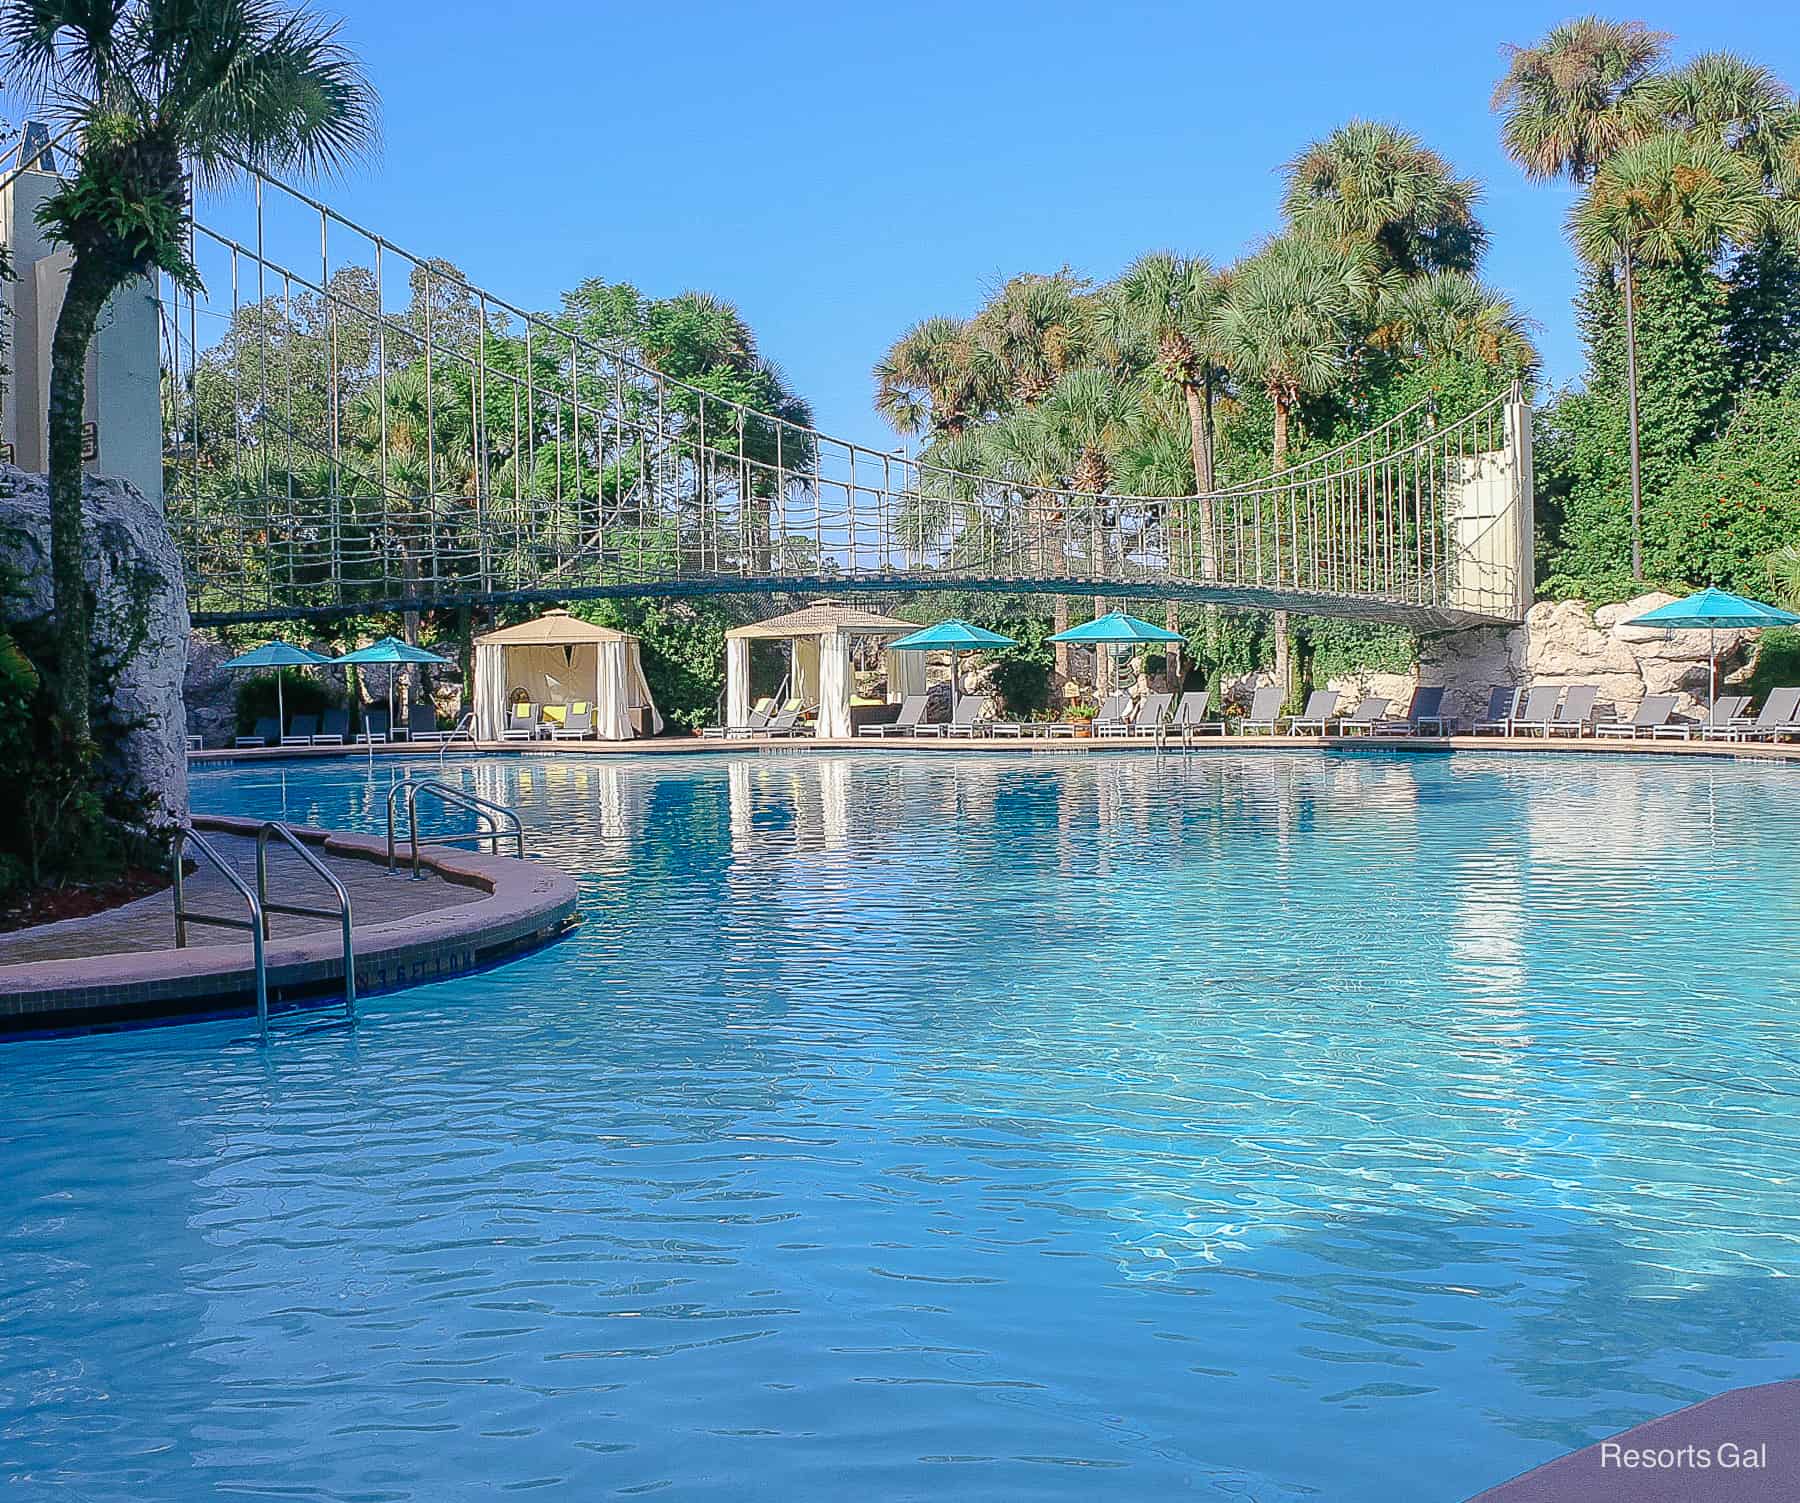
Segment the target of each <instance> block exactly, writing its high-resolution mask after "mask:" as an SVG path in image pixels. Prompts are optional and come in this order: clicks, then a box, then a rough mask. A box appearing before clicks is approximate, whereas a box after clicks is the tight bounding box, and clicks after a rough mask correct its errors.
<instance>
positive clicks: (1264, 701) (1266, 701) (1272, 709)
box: [1238, 684, 1286, 736]
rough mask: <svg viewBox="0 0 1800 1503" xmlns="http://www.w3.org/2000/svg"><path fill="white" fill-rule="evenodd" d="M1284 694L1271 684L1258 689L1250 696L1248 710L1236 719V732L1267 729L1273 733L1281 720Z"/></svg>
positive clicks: (1242, 732)
mask: <svg viewBox="0 0 1800 1503" xmlns="http://www.w3.org/2000/svg"><path fill="white" fill-rule="evenodd" d="M1285 698H1286V696H1285V695H1284V694H1283V693H1282V691H1281V690H1280V689H1277V688H1276V687H1275V686H1274V685H1273V684H1270V685H1269V686H1267V687H1266V688H1262V689H1258V690H1257V691H1256V692H1255V693H1254V694H1252V695H1251V696H1250V710H1249V713H1248V714H1246V715H1245V716H1244V718H1243V719H1242V720H1240V721H1238V734H1240V735H1242V734H1244V733H1245V732H1247V731H1256V730H1262V731H1267V732H1268V733H1269V734H1270V735H1271V736H1273V735H1274V734H1275V727H1276V726H1277V725H1278V724H1280V722H1281V702H1282V700H1283V699H1285Z"/></svg>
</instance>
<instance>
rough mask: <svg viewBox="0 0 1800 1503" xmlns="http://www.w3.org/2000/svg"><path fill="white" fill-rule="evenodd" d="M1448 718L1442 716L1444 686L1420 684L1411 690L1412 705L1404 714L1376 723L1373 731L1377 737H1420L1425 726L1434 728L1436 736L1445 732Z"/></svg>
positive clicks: (1423, 732)
mask: <svg viewBox="0 0 1800 1503" xmlns="http://www.w3.org/2000/svg"><path fill="white" fill-rule="evenodd" d="M1447 719H1448V717H1447V716H1445V714H1444V686H1443V685H1442V684H1420V685H1419V687H1418V688H1416V689H1414V690H1413V696H1412V703H1411V704H1409V705H1408V706H1407V707H1406V713H1405V714H1404V715H1401V716H1397V717H1390V718H1388V719H1386V720H1383V721H1380V722H1378V723H1377V724H1376V725H1375V727H1374V731H1375V734H1376V735H1377V736H1422V735H1424V734H1425V727H1426V726H1428V725H1429V726H1435V727H1436V728H1437V733H1438V735H1440V736H1441V735H1443V734H1444V732H1445V730H1446V728H1447V727H1446V722H1447Z"/></svg>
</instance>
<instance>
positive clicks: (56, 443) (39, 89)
mask: <svg viewBox="0 0 1800 1503" xmlns="http://www.w3.org/2000/svg"><path fill="white" fill-rule="evenodd" d="M0 63H3V64H4V66H5V68H6V73H7V77H8V80H9V82H10V83H11V84H12V85H13V86H14V87H15V88H16V89H21V90H22V91H24V92H25V93H26V94H27V95H29V96H30V97H31V98H32V100H33V102H34V106H35V107H36V108H37V110H38V111H39V112H40V113H41V114H44V115H47V116H49V117H50V118H52V119H54V120H57V121H59V122H62V123H67V124H69V125H72V126H74V127H76V128H77V129H79V131H80V132H81V141H82V145H81V151H80V154H79V161H80V165H79V168H78V169H77V171H76V173H75V175H74V177H73V178H71V179H70V180H69V181H68V182H67V183H65V184H64V185H63V186H62V187H61V188H60V189H59V190H58V191H57V192H56V193H54V194H52V195H51V197H50V198H49V199H48V200H46V202H45V204H44V207H43V211H42V215H43V223H44V227H45V229H46V230H47V231H48V233H49V234H50V236H51V237H52V238H53V239H55V240H56V241H58V242H60V243H61V244H63V245H65V246H67V247H68V249H69V251H70V252H71V256H72V259H71V261H70V266H69V281H68V287H67V289H66V291H65V293H64V296H63V303H62V310H61V312H60V313H59V315H58V316H57V321H56V332H55V334H54V336H53V338H52V343H51V348H50V402H49V439H50V560H51V562H50V573H51V588H52V591H53V595H54V603H55V611H56V617H57V678H58V683H57V697H58V702H59V706H60V708H61V711H62V714H63V716H64V717H65V719H66V720H67V722H68V725H69V727H70V730H71V731H72V732H73V734H74V735H75V736H76V737H77V739H79V740H82V741H85V740H86V739H87V737H88V726H89V715H88V697H89V694H90V692H91V683H92V672H91V667H90V664H89V641H90V635H91V628H90V622H89V617H88V602H87V598H86V595H87V591H86V585H85V580H84V573H83V558H84V552H85V540H84V537H83V526H82V516H81V422H82V407H83V402H84V398H85V379H84V377H85V368H86V361H87V352H88V346H89V344H90V343H91V342H92V340H93V337H94V329H95V327H96V325H97V323H98V321H99V318H100V313H101V310H102V309H103V308H104V307H105V306H106V303H107V300H108V299H109V298H110V297H112V295H113V294H114V293H115V292H117V291H118V290H119V289H120V288H121V287H124V286H125V285H126V284H128V283H130V282H133V281H135V280H137V279H138V278H140V277H145V276H148V275H150V274H152V273H153V272H156V271H162V272H165V273H167V274H168V275H170V276H171V277H173V278H175V279H176V280H177V281H178V282H181V283H183V284H185V285H190V286H192V285H198V280H199V279H198V275H197V273H196V272H195V270H194V267H193V265H192V264H191V263H190V261H189V260H188V256H187V252H186V248H185V240H186V236H185V234H184V224H185V221H186V216H187V212H188V187H189V178H188V172H189V170H190V169H191V171H192V174H193V178H194V180H196V181H197V182H199V183H200V184H202V185H203V186H209V187H210V186H217V185H219V184H221V183H224V182H228V181H231V180H232V179H234V178H235V177H237V176H238V175H239V174H240V173H241V172H242V171H244V170H245V169H246V168H250V169H257V170H264V171H289V170H300V171H305V172H313V171H321V170H332V169H335V168H339V167H341V166H343V165H345V164H346V163H348V162H349V161H350V160H352V159H353V158H354V157H355V156H357V155H358V154H359V153H360V152H362V151H363V150H365V149H366V148H368V147H369V146H370V145H371V144H372V143H373V141H374V139H375V133H376V125H375V118H376V101H375V95H374V92H373V90H372V89H371V88H370V87H369V85H368V83H367V82H366V80H365V79H364V78H363V75H362V72H361V69H360V67H359V65H358V64H357V62H356V59H355V58H354V57H353V56H352V55H351V54H350V53H349V51H348V50H347V49H346V48H345V47H344V46H343V45H342V44H341V43H340V42H339V40H338V26H337V24H336V23H335V22H332V21H328V20H326V19H324V18H322V17H320V16H318V15H316V14H315V13H313V12H312V11H310V10H307V9H306V8H304V6H288V5H285V4H283V3H281V0H183V3H180V4H176V3H174V0H109V3H107V4H103V5H93V4H87V3H82V0H7V3H6V4H5V5H4V7H3V8H0Z"/></svg>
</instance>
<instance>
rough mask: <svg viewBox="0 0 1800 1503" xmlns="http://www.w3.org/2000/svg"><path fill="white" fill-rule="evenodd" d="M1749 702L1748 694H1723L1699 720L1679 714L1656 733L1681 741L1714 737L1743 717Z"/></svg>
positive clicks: (1727, 729)
mask: <svg viewBox="0 0 1800 1503" xmlns="http://www.w3.org/2000/svg"><path fill="white" fill-rule="evenodd" d="M1749 703H1750V696H1749V695H1748V694H1721V695H1720V696H1719V697H1718V698H1717V699H1715V700H1714V701H1713V702H1712V704H1711V705H1709V706H1708V707H1707V711H1706V713H1705V714H1704V715H1702V716H1701V717H1700V718H1699V719H1698V720H1688V719H1684V718H1683V717H1681V716H1679V715H1678V716H1676V717H1675V718H1674V719H1672V720H1671V721H1670V722H1669V723H1668V724H1667V725H1665V726H1663V727H1661V728H1660V729H1659V730H1657V732H1656V735H1658V736H1664V737H1670V738H1673V739H1678V740H1681V741H1689V740H1692V739H1693V738H1694V737H1695V736H1699V737H1701V738H1703V739H1712V738H1714V737H1716V736H1718V735H1719V734H1720V733H1722V732H1726V731H1729V730H1730V729H1731V727H1732V726H1733V725H1735V724H1736V723H1737V722H1738V720H1739V719H1740V718H1742V716H1743V713H1744V710H1745V709H1746V707H1748V705H1749Z"/></svg>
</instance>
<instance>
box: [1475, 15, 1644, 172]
mask: <svg viewBox="0 0 1800 1503" xmlns="http://www.w3.org/2000/svg"><path fill="white" fill-rule="evenodd" d="M1668 42H1669V38H1668V37H1667V36H1666V35H1665V34H1664V33H1662V32H1660V31H1652V30H1650V29H1649V28H1648V27H1647V26H1645V25H1644V23H1643V22H1641V21H1607V20H1603V19H1601V18H1600V17H1598V16H1583V17H1581V18H1580V19H1579V20H1575V21H1566V22H1564V23H1563V24H1562V25H1561V26H1555V27H1552V28H1551V29H1550V31H1549V32H1548V33H1547V34H1546V35H1545V37H1544V39H1543V41H1541V42H1539V43H1538V44H1537V45H1536V46H1535V47H1512V48H1509V49H1508V51H1509V53H1510V57H1509V60H1508V64H1507V69H1506V74H1505V76H1504V77H1503V78H1502V79H1501V80H1500V82H1499V83H1498V84H1497V85H1496V86H1495V88H1494V97H1493V107H1494V109H1495V110H1497V111H1498V112H1499V113H1500V115H1501V127H1500V135H1501V140H1502V142H1503V144H1504V145H1505V147H1506V152H1507V155H1508V156H1510V157H1511V158H1512V159H1513V160H1514V161H1515V162H1517V163H1518V164H1519V165H1520V166H1521V167H1523V168H1524V169H1525V175H1526V176H1527V177H1532V178H1539V179H1549V178H1556V177H1566V178H1568V179H1569V180H1570V181H1571V182H1573V183H1577V184H1580V183H1586V182H1588V181H1589V180H1590V179H1591V178H1592V177H1593V175H1594V174H1595V173H1596V172H1597V171H1598V170H1599V168H1600V165H1601V163H1603V162H1604V161H1606V159H1607V158H1608V157H1610V156H1611V155H1612V154H1613V153H1614V152H1616V151H1619V150H1620V149H1622V148H1623V147H1626V146H1629V145H1630V144H1631V143H1632V142H1634V141H1636V140H1639V139H1641V138H1642V137H1643V135H1644V134H1645V132H1646V126H1645V122H1644V119H1643V116H1642V114H1641V112H1640V111H1639V109H1638V108H1637V106H1636V104H1635V102H1634V100H1633V95H1634V93H1635V92H1636V90H1637V89H1638V88H1639V86H1640V85H1641V84H1643V82H1644V80H1645V79H1646V78H1648V77H1649V76H1650V75H1651V73H1652V71H1653V70H1654V69H1655V68H1656V65H1657V64H1658V63H1659V62H1661V61H1662V58H1663V53H1664V50H1665V49H1666V47H1667V46H1668Z"/></svg>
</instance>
